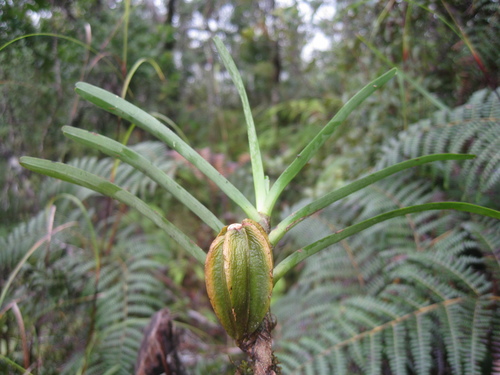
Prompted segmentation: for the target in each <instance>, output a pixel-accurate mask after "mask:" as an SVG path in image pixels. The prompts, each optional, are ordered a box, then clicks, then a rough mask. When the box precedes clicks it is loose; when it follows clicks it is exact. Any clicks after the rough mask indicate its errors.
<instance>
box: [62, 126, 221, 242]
mask: <svg viewBox="0 0 500 375" xmlns="http://www.w3.org/2000/svg"><path fill="white" fill-rule="evenodd" d="M62 131H63V133H64V135H65V136H66V137H68V138H70V139H72V140H74V141H75V142H78V143H81V144H83V145H85V146H89V147H92V148H94V149H97V150H99V151H101V152H103V153H105V154H106V155H109V156H111V157H116V158H118V159H120V160H121V161H123V162H124V163H127V164H129V165H131V166H132V167H134V168H136V169H138V170H140V171H141V172H142V173H144V174H145V175H146V176H148V177H150V178H151V179H152V180H153V181H156V182H157V183H158V184H159V185H160V186H161V187H163V188H164V189H166V190H167V191H169V192H170V193H171V194H172V195H173V196H174V197H175V198H177V199H178V200H179V201H180V202H181V203H183V204H184V205H185V206H186V207H187V208H189V209H190V210H191V211H193V212H194V213H195V214H196V215H197V216H198V217H199V218H200V219H201V220H203V222H204V223H206V224H207V225H208V226H209V227H210V228H212V229H213V230H214V231H216V232H219V231H220V230H221V229H222V227H223V226H224V224H222V222H221V221H220V220H219V219H218V218H217V217H216V216H215V215H214V214H213V213H212V212H211V211H210V210H209V209H208V208H206V207H205V206H204V205H203V204H201V203H200V202H199V201H198V200H197V199H196V198H195V197H193V196H192V195H191V194H190V193H189V192H188V191H187V190H186V189H184V188H183V187H182V186H181V185H179V184H178V183H177V182H175V181H174V179H172V178H171V177H170V176H168V175H167V174H166V173H165V172H163V171H162V170H161V169H160V168H158V167H157V166H155V165H153V164H152V163H151V162H150V161H149V160H147V159H146V158H145V157H144V156H142V155H140V154H138V153H137V152H135V151H134V150H132V149H131V148H130V147H127V146H125V145H123V144H121V143H120V142H116V141H114V140H112V139H110V138H108V137H105V136H103V135H100V134H96V133H91V132H88V131H86V130H82V129H78V128H74V127H71V126H63V128H62Z"/></svg>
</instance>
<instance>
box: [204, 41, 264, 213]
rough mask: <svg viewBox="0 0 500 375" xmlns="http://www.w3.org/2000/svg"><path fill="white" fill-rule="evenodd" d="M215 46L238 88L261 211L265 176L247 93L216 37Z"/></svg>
mask: <svg viewBox="0 0 500 375" xmlns="http://www.w3.org/2000/svg"><path fill="white" fill-rule="evenodd" d="M214 43H215V46H216V47H217V50H218V51H219V55H220V57H221V59H222V62H223V63H224V66H225V67H226V69H227V70H228V72H229V75H230V76H231V79H232V80H233V82H234V85H235V86H236V89H237V90H238V94H239V95H240V99H241V104H242V105H243V112H244V114H245V121H246V124H247V133H248V146H249V149H250V158H251V160H252V174H253V181H254V187H255V202H256V206H257V210H258V211H259V212H262V211H263V209H264V203H265V199H266V195H267V190H266V184H265V178H264V167H263V165H262V157H261V154H260V147H259V141H258V139H257V132H256V131H255V124H254V121H253V116H252V110H251V108H250V103H249V102H248V97H247V93H246V91H245V86H244V85H243V80H242V79H241V75H240V73H239V72H238V68H237V67H236V64H235V63H234V61H233V59H232V58H231V55H230V54H229V52H228V50H227V49H226V47H225V46H224V44H223V43H222V41H221V40H220V39H219V38H218V37H215V38H214Z"/></svg>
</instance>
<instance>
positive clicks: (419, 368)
mask: <svg viewBox="0 0 500 375" xmlns="http://www.w3.org/2000/svg"><path fill="white" fill-rule="evenodd" d="M160 3H161V4H160ZM0 16H1V17H0V19H1V20H0V66H1V67H2V68H1V69H0V93H1V94H0V108H1V113H2V119H1V120H0V121H1V126H0V137H1V139H2V142H1V143H0V155H1V158H0V171H1V173H0V181H1V186H0V188H1V192H0V207H1V208H0V209H1V213H2V214H1V218H0V275H1V277H0V293H1V294H0V372H1V373H20V374H23V373H28V374H87V375H91V374H131V373H134V368H136V367H135V366H136V362H137V361H138V353H139V351H140V349H141V342H142V341H143V337H144V329H145V327H147V326H148V324H149V322H150V320H151V317H152V316H153V315H154V314H155V313H157V312H159V311H162V309H164V308H168V311H169V314H170V315H169V316H171V317H172V322H173V326H174V327H175V334H176V337H177V347H176V352H177V354H178V356H179V360H180V361H181V362H182V364H183V367H184V369H185V371H186V373H187V374H232V373H234V371H235V365H234V364H235V363H237V362H239V361H241V360H242V358H243V357H242V353H241V352H240V350H239V349H238V348H237V347H236V346H235V345H234V342H233V340H231V339H230V338H229V337H228V336H227V335H226V333H225V332H224V330H223V329H222V327H221V326H220V325H219V323H218V321H217V318H216V317H215V315H214V313H213V310H212V308H211V306H210V304H209V301H208V297H207V296H206V292H205V284H204V269H203V265H202V264H200V263H199V262H196V260H195V259H194V258H193V257H192V256H190V254H188V253H187V252H186V251H185V250H186V249H184V248H183V247H182V246H180V245H179V244H178V243H177V242H176V241H174V240H173V239H172V238H171V237H169V236H168V235H167V234H166V233H165V232H164V231H163V230H162V229H160V228H158V227H157V226H156V225H155V224H154V223H153V222H151V221H150V220H148V219H147V218H145V217H144V216H142V215H141V214H140V213H139V212H138V211H137V210H135V209H131V208H129V207H128V206H126V205H124V204H123V203H120V202H118V201H115V200H113V199H111V198H108V197H105V196H103V195H101V194H98V193H96V192H94V191H92V190H90V189H88V188H85V187H81V186H76V185H74V184H71V183H68V182H63V181H59V180H56V179H53V178H48V177H44V176H41V175H37V174H34V173H31V172H29V171H28V170H26V169H24V168H22V167H21V165H20V158H21V156H24V155H29V156H35V157H40V158H45V159H50V160H54V161H60V162H64V163H66V164H67V165H70V166H74V167H77V168H79V169H81V170H84V171H87V172H90V173H92V174H94V175H97V176H99V177H102V178H104V179H106V180H108V181H111V182H113V183H114V184H116V185H118V186H120V187H121V188H123V189H124V190H126V191H128V192H130V193H131V194H134V195H136V196H137V197H139V198H140V199H142V200H143V201H145V202H147V204H148V207H150V208H151V209H152V210H154V211H155V212H156V213H159V214H160V215H161V216H162V217H165V218H167V219H168V220H169V221H170V222H171V223H172V224H174V225H175V226H176V227H177V228H179V229H180V230H181V231H182V232H184V233H185V234H187V236H188V237H189V238H190V239H191V240H192V242H194V243H196V244H197V246H199V247H200V248H202V249H204V250H205V251H207V250H208V248H209V246H210V243H211V242H212V240H213V239H214V237H215V236H216V235H217V232H216V231H215V230H214V228H213V226H210V225H207V224H206V223H203V222H202V221H200V219H199V218H198V217H197V216H196V215H193V213H192V212H191V211H189V209H188V208H187V207H186V206H185V205H184V204H182V203H180V202H179V201H178V200H176V199H175V197H174V196H173V195H172V194H171V193H170V192H168V191H166V189H164V188H163V187H162V186H160V185H159V184H158V182H157V181H154V180H153V179H151V178H149V177H147V176H145V175H144V174H142V173H141V172H139V171H138V170H137V169H135V168H133V167H131V166H130V165H129V164H126V163H125V162H120V161H119V160H118V159H115V158H114V157H109V156H106V155H103V154H102V153H100V152H98V151H96V150H92V149H90V148H86V147H84V146H82V144H81V143H77V142H72V141H71V140H68V139H67V138H66V137H64V135H65V134H63V133H64V132H67V131H68V129H69V127H66V128H65V129H66V130H64V129H63V131H61V127H62V126H63V125H71V126H72V127H74V128H80V129H84V130H88V131H90V132H95V133H99V134H103V135H106V136H108V137H110V138H112V139H115V140H117V141H118V142H120V143H121V144H123V145H128V146H129V147H130V148H131V149H132V150H133V151H135V152H137V153H138V154H140V155H141V156H143V157H144V158H145V159H146V160H147V161H148V162H151V164H153V165H154V166H156V167H157V168H158V169H159V170H161V171H162V172H163V173H164V174H165V175H167V176H168V177H171V178H172V179H173V180H175V181H177V182H178V183H179V184H181V185H182V186H183V187H184V188H185V189H186V190H187V191H189V192H190V193H191V194H192V195H193V196H195V197H196V199H197V200H198V201H199V202H201V203H202V204H203V205H204V206H206V207H207V208H208V210H209V211H211V212H212V213H213V214H214V215H215V217H216V219H217V220H220V222H222V223H224V225H228V224H230V223H233V222H240V221H241V220H242V219H244V218H245V217H246V216H245V212H244V211H243V210H241V209H240V208H239V207H238V206H237V205H236V204H234V202H232V201H231V200H230V199H229V198H228V197H227V196H226V195H225V194H224V193H223V192H222V191H221V190H220V189H219V187H218V186H216V185H215V184H214V183H213V182H212V181H211V180H210V179H209V178H207V177H206V176H205V175H203V174H201V173H199V170H198V169H196V168H195V167H194V166H193V165H192V164H191V163H190V162H188V161H186V160H185V159H184V158H183V157H182V156H181V155H180V154H179V153H178V152H177V151H175V150H174V149H173V147H169V146H168V145H166V144H165V143H163V142H160V141H158V139H156V138H154V137H152V136H151V135H150V134H148V133H147V132H145V131H144V130H143V129H139V128H136V127H135V124H131V123H130V122H128V121H125V120H124V119H122V118H118V117H116V116H112V115H111V114H109V113H107V112H105V111H103V110H100V109H99V108H97V107H95V106H93V105H92V104H90V103H88V102H86V101H84V100H82V99H81V98H80V97H79V96H78V95H76V94H75V92H74V87H75V83H76V82H77V81H84V82H89V83H91V84H93V85H96V86H98V87H102V88H104V89H105V90H107V91H110V92H112V93H114V94H116V95H117V96H119V97H121V98H125V99H127V100H128V101H129V102H131V103H134V104H135V105H137V106H139V107H141V108H142V109H144V110H145V111H147V112H148V113H149V114H151V115H152V116H153V117H155V118H156V119H158V120H159V121H161V122H162V123H163V124H165V126H167V127H168V128H170V129H171V130H172V131H173V132H175V133H176V134H177V135H178V136H179V137H180V138H182V140H183V141H185V142H186V143H188V144H189V145H190V146H191V147H193V148H194V149H195V150H196V151H197V152H198V153H199V154H200V155H201V156H202V157H203V158H204V159H206V160H207V161H208V162H209V163H210V164H211V165H213V166H214V167H215V169H216V170H217V171H218V172H219V173H220V174H222V175H223V176H224V177H225V178H227V179H228V181H229V182H230V183H232V184H233V185H234V186H235V187H236V188H237V189H238V190H239V191H240V192H241V193H242V194H243V195H244V196H246V197H251V196H253V194H254V193H255V191H254V185H253V180H252V165H251V162H250V161H251V155H250V152H249V149H248V144H247V130H246V128H245V125H244V123H245V119H246V117H245V114H244V112H243V111H242V110H241V103H240V102H239V99H238V92H237V89H235V87H234V85H233V84H232V82H231V77H230V75H229V74H228V73H227V72H226V70H225V68H224V65H223V64H222V63H221V61H220V57H219V53H218V52H217V49H216V48H215V47H214V45H213V38H214V37H218V38H220V39H221V40H222V42H223V43H224V45H226V46H227V48H228V50H229V52H230V54H231V56H232V57H233V59H234V60H235V63H236V65H237V66H238V69H239V71H240V73H241V75H242V79H243V82H244V85H245V88H246V90H247V93H248V99H249V103H250V106H251V108H252V113H253V116H254V118H255V127H256V130H257V134H258V136H259V138H258V142H259V144H260V148H261V151H262V159H263V163H264V166H265V170H266V175H267V177H268V178H269V181H271V182H274V181H276V180H277V179H278V177H279V176H280V174H281V172H282V171H283V170H284V169H285V168H286V167H287V166H288V165H289V164H290V163H291V162H292V161H293V160H294V159H296V158H297V157H300V153H301V150H303V149H304V147H305V146H306V145H307V144H308V141H309V140H310V139H311V138H312V137H314V136H315V135H316V134H317V133H318V132H319V131H320V130H321V129H322V128H323V126H325V124H326V123H328V121H329V120H330V119H331V118H332V117H333V116H334V115H335V114H336V113H337V112H338V110H339V109H340V108H341V107H342V106H343V105H344V104H345V103H346V102H347V101H348V100H349V99H350V98H351V97H352V96H353V95H354V94H355V93H356V92H358V90H360V89H361V88H362V87H364V86H365V85H366V84H367V83H369V82H371V81H373V80H374V79H375V78H376V77H379V76H381V75H382V74H383V73H385V72H387V71H388V70H389V69H391V68H397V69H398V73H397V75H396V76H395V77H394V78H393V79H392V80H390V81H389V82H388V83H386V84H385V85H384V87H382V88H380V89H378V90H377V91H375V92H374V93H373V94H372V95H371V96H369V97H368V98H367V99H366V101H365V102H364V103H363V104H361V105H360V106H359V107H358V108H357V109H356V110H355V111H354V112H353V113H352V114H351V115H350V116H349V117H348V119H347V120H346V121H345V122H344V123H343V124H342V126H341V127H339V128H338V129H337V130H336V131H335V133H334V134H333V136H332V137H331V138H330V139H329V140H328V141H326V143H325V144H324V145H323V147H322V148H321V149H320V150H319V151H318V153H317V154H316V155H315V156H314V157H313V158H312V159H311V160H310V161H309V162H308V163H307V165H306V167H305V168H304V169H303V170H302V171H301V172H300V173H299V174H298V176H297V177H296V178H295V179H294V180H293V181H292V182H291V183H290V185H289V186H288V187H287V188H286V190H285V191H284V193H283V195H282V196H281V197H280V199H279V201H278V202H277V205H276V207H275V209H274V211H273V214H272V216H271V227H273V224H274V225H276V224H277V223H278V222H280V221H281V220H283V219H285V218H287V217H288V216H289V215H290V214H292V213H294V212H296V211H298V210H299V209H300V208H302V207H304V206H306V205H307V204H309V203H310V202H312V201H314V200H315V199H317V198H319V197H322V196H324V195H325V194H327V193H329V192H331V191H332V190H334V189H337V188H340V187H342V186H345V185H347V184H348V183H351V182H353V181H356V180H359V179H361V178H363V177H365V176H368V175H369V174H370V173H373V172H376V171H379V170H382V169H384V168H387V167H389V166H392V165H394V164H396V163H400V162H404V161H407V160H409V159H414V158H420V157H423V156H425V155H430V154H439V153H450V154H472V155H475V158H473V159H468V160H447V161H437V162H433V163H428V164H424V165H420V166H416V167H413V168H410V169H405V170H403V171H401V172H398V173H397V174H394V175H392V176H389V177H387V178H385V179H383V180H381V181H377V182H375V183H374V184H372V185H370V186H367V187H366V188H364V189H362V190H360V191H357V192H355V193H353V194H351V195H349V196H348V197H346V198H344V199H342V200H339V201H337V202H335V203H333V204H331V205H329V206H328V207H326V208H324V209H322V210H320V211H318V212H316V213H314V214H312V215H310V216H309V217H307V218H306V219H305V220H302V221H301V222H300V224H298V225H297V226H296V227H294V228H293V229H291V230H290V231H289V232H288V233H286V235H285V236H284V237H283V239H282V241H281V242H280V243H279V244H278V245H277V246H276V247H275V248H274V259H275V264H277V263H279V262H280V261H282V260H283V259H285V258H286V257H287V256H288V255H290V254H291V253H292V252H293V251H295V250H297V249H299V251H300V249H302V248H304V247H306V246H307V245H309V244H311V243H314V242H315V241H317V240H318V239H320V238H323V237H325V236H328V235H330V234H332V233H337V232H339V233H340V231H342V230H343V229H344V228H346V227H349V226H350V225H353V224H355V223H359V222H362V221H364V220H368V219H370V218H373V217H375V216H376V215H379V214H382V213H385V212H387V211H390V210H396V209H401V208H404V207H409V206H415V205H419V204H427V203H435V202H448V201H450V202H451V201H453V202H464V203H470V204H475V205H480V206H483V207H486V208H489V209H491V210H496V211H500V153H499V152H498V150H500V90H498V89H497V86H498V83H499V79H500V75H499V71H500V69H499V67H500V52H499V51H500V39H499V38H498V35H499V34H500V6H499V4H498V2H497V1H495V0H489V1H488V0H476V1H466V2H463V1H458V0H457V1H453V0H449V1H433V0H423V1H390V0H388V1H361V2H351V1H345V0H338V1H336V2H331V3H330V2H318V1H298V2H285V1H283V2H279V1H269V0H263V1H254V2H251V1H243V0H237V1H234V2H225V1H223V2H205V1H198V0H193V1H181V0H168V1H164V2H152V1H130V0H125V1H123V2H120V1H113V0H105V1H93V0H79V1H74V2H68V3H67V4H65V5H62V4H59V3H57V4H54V3H53V2H50V1H44V0H40V1H38V0H36V1H31V0H22V1H18V2H12V1H8V0H5V1H2V0H0ZM266 181H267V180H266ZM252 203H253V202H252ZM499 223H500V221H499V220H498V218H491V217H485V216H482V215H478V214H470V213H467V212H461V211H453V210H444V211H443V210H435V211H425V212H419V213H412V214H407V215H405V216H400V217H396V218H393V219H391V220H388V221H384V222H381V223H378V224H377V225H374V226H372V227H370V228H368V229H366V230H364V231H362V232H360V233H357V234H355V235H354V236H352V237H349V238H346V239H344V240H342V241H340V242H338V243H336V244H334V245H331V246H329V247H327V248H326V249H324V250H322V251H321V252H318V253H317V254H315V255H313V256H311V257H309V258H307V259H306V260H304V261H302V262H301V263H299V264H298V265H297V266H296V267H294V268H293V269H292V270H291V271H290V272H288V273H287V274H286V275H285V276H283V277H282V278H281V279H280V280H279V281H278V282H277V283H276V285H275V288H274V292H273V297H272V304H271V313H272V314H273V317H274V318H275V321H276V322H277V325H276V327H275V329H274V331H273V339H274V350H275V355H276V357H277V359H278V361H279V363H280V366H281V369H282V373H283V374H336V375H337V374H398V375H399V374H419V375H420V374H467V375H468V374H486V373H492V374H496V373H499V374H500V294H499V288H500V225H499Z"/></svg>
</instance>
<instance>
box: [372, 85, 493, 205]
mask: <svg viewBox="0 0 500 375" xmlns="http://www.w3.org/2000/svg"><path fill="white" fill-rule="evenodd" d="M499 102H500V100H499V98H498V96H497V95H496V94H495V93H494V92H491V91H488V90H482V91H479V92H477V93H476V94H475V95H473V96H472V98H471V99H470V100H469V102H468V103H467V104H465V105H463V106H461V107H458V108H456V109H454V110H452V111H450V112H447V111H441V112H438V113H436V114H435V115H434V116H433V117H431V118H430V119H427V120H422V121H420V122H418V123H416V124H414V125H411V126H410V127H409V129H408V130H407V131H404V132H401V133H399V134H398V136H397V137H395V138H393V139H391V140H389V141H388V142H387V144H386V145H385V146H383V147H382V156H381V158H380V160H379V162H378V163H377V168H382V167H384V166H388V165H390V164H392V163H396V162H399V161H402V160H406V159H407V158H412V157H417V156H420V155H425V154H432V153H436V152H443V151H444V150H446V152H457V151H459V152H468V153H471V154H475V155H476V158H475V159H472V160H468V161H466V162H464V163H460V164H457V163H451V162H450V163H447V164H445V165H443V164H442V163H435V164H433V165H432V166H430V167H428V168H429V169H431V170H432V172H433V175H434V176H441V175H444V178H445V181H446V182H445V187H446V186H450V184H453V182H450V179H453V180H455V185H456V188H457V189H460V190H461V191H463V195H464V198H468V199H469V200H471V201H478V200H479V199H480V198H481V196H483V197H484V196H486V197H487V196H489V195H491V194H493V193H494V192H495V191H498V189H499V186H500V158H499V155H498V151H497V150H498V149H499V148H500V127H499V126H498V124H499V121H500V120H499V118H500V105H499ZM478 176H480V177H479V178H478Z"/></svg>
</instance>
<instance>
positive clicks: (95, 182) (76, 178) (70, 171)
mask: <svg viewBox="0 0 500 375" xmlns="http://www.w3.org/2000/svg"><path fill="white" fill-rule="evenodd" d="M20 163H21V165H22V166H23V167H25V168H26V169H29V170H30V171H33V172H37V173H41V174H44V175H46V176H50V177H55V178H57V179H59V180H63V181H67V182H71V183H73V184H76V185H79V186H83V187H86V188H88V189H91V190H94V191H96V192H98V193H101V194H103V195H106V196H108V197H111V198H113V199H116V200H117V201H119V202H122V203H124V204H126V205H128V206H130V207H133V208H135V209H136V210H137V211H139V212H140V213H141V214H143V215H144V216H146V217H147V218H149V219H150V220H151V221H153V222H154V223H155V224H156V225H158V227H160V228H161V229H163V230H164V231H165V232H166V233H167V234H168V235H169V236H170V237H172V238H173V239H174V240H175V241H176V242H177V243H178V244H179V245H180V246H181V247H182V248H183V249H185V250H186V251H187V252H188V253H190V254H191V255H192V256H194V257H195V258H196V260H198V261H199V262H201V263H205V252H204V251H203V250H202V249H201V248H200V247H199V246H198V245H196V244H195V243H194V242H193V241H191V239H190V238H189V237H188V236H186V235H185V234H184V233H183V232H181V231H180V230H179V229H178V228H177V227H176V226H175V225H173V224H172V223H171V222H170V221H168V220H167V219H166V218H164V217H163V216H161V215H160V214H159V213H158V212H156V211H154V210H153V209H152V208H151V207H149V206H148V205H147V204H146V203H145V202H144V201H142V200H141V199H139V198H137V197H136V196H135V195H133V194H131V193H129V192H128V191H126V190H125V189H123V188H121V187H119V186H118V185H115V184H113V183H112V182H109V181H108V180H105V179H104V178H102V177H99V176H96V175H94V174H92V173H89V172H87V171H84V170H82V169H79V168H75V167H72V166H70V165H66V164H63V163H56V162H53V161H50V160H43V159H37V158H32V157H28V156H23V157H22V158H21V160H20Z"/></svg>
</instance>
